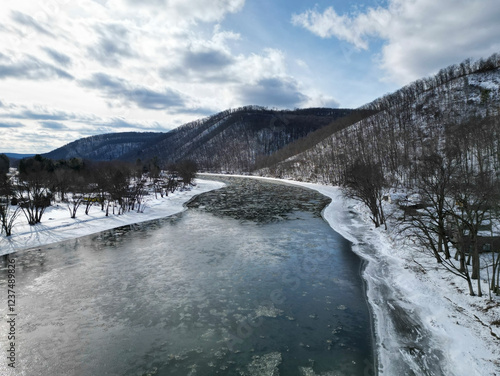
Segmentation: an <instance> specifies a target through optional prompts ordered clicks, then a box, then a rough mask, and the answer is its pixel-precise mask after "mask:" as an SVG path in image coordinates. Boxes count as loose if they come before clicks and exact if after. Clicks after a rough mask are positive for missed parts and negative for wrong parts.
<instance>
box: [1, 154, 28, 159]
mask: <svg viewBox="0 0 500 376" xmlns="http://www.w3.org/2000/svg"><path fill="white" fill-rule="evenodd" d="M0 154H5V155H6V156H7V157H9V159H23V158H29V157H33V156H34V155H35V154H18V153H0Z"/></svg>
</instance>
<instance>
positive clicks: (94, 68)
mask: <svg viewBox="0 0 500 376" xmlns="http://www.w3.org/2000/svg"><path fill="white" fill-rule="evenodd" d="M499 20H500V0H440V1H436V0H365V1H349V0H317V1H311V0H211V1H207V0H16V1H13V0H8V1H4V2H3V3H2V12H1V13H0V152H15V153H44V152H48V151H51V150H53V149H55V148H57V147H60V146H63V145H64V144H66V143H68V142H71V141H74V140H76V139H79V138H81V137H87V136H91V135H96V134H103V133H111V132H126V131H140V132H166V131H168V130H170V129H173V128H175V127H178V126H180V125H182V124H185V123H187V122H189V121H192V120H196V119H200V118H204V117H206V116H209V115H211V114H215V113H217V112H220V111H223V110H226V109H229V108H236V107H240V106H245V105H260V106H266V107H269V108H278V109H294V108H305V107H341V108H355V107H358V106H361V105H363V104H365V103H368V102H370V101H372V100H374V99H376V98H377V97H379V96H382V95H384V94H387V93H389V92H393V91H395V90H397V89H398V88H400V87H401V86H403V85H405V84H408V83H410V82H412V81H414V80H416V79H418V78H422V77H427V76H429V75H432V74H434V73H436V72H438V71H439V69H441V68H444V67H446V66H448V65H450V64H455V63H459V62H461V61H463V60H465V59H467V58H473V59H477V58H481V57H488V56H490V55H491V54H493V53H496V52H500V38H498V36H499V35H500V22H498V21H499Z"/></svg>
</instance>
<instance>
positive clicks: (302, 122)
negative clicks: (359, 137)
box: [123, 106, 352, 172]
mask: <svg viewBox="0 0 500 376" xmlns="http://www.w3.org/2000/svg"><path fill="white" fill-rule="evenodd" d="M351 112H352V110H348V109H329V108H311V109H301V110H295V111H277V110H269V109H267V108H263V107H257V106H247V107H242V108H238V109H230V110H227V111H223V112H220V113H218V114H216V115H214V116H211V117H209V118H207V119H201V120H198V121H195V122H192V123H189V124H186V125H184V126H182V127H179V128H177V129H174V130H172V131H171V132H169V133H167V135H166V136H165V137H164V138H163V139H162V140H161V141H160V142H158V143H156V144H154V145H151V146H149V147H144V148H141V149H138V150H136V151H132V152H130V153H128V154H127V155H125V156H124V157H123V158H124V159H128V160H130V161H133V160H136V159H137V158H140V159H142V160H148V159H151V158H154V157H158V159H159V160H160V161H161V162H163V163H167V164H168V163H170V162H175V161H179V160H184V159H190V160H193V161H195V162H196V163H197V164H198V166H199V168H200V169H201V170H204V171H212V172H219V171H225V172H247V171H249V170H251V169H253V167H254V164H255V161H256V160H257V159H258V158H259V157H262V156H266V155H271V154H272V153H274V152H276V151H278V150H280V149H281V148H283V147H284V146H286V145H287V144H289V143H290V142H293V141H295V140H298V139H300V138H302V137H304V136H306V135H308V134H309V133H311V132H313V131H315V130H318V129H321V128H323V127H325V126H327V125H329V124H330V123H332V121H334V120H335V119H338V118H340V117H343V116H346V115H348V114H350V113H351Z"/></svg>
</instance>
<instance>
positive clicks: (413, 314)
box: [0, 174, 500, 376]
mask: <svg viewBox="0 0 500 376" xmlns="http://www.w3.org/2000/svg"><path fill="white" fill-rule="evenodd" d="M204 177H207V178H209V177H210V174H204ZM260 179H268V178H260ZM270 180H277V179H270ZM287 182H288V183H292V184H297V185H300V186H304V187H307V188H311V189H315V190H317V191H318V192H320V193H322V194H324V195H326V196H328V197H330V198H331V199H332V203H331V204H330V205H329V206H328V207H327V208H326V209H325V210H324V212H323V216H324V218H325V219H326V220H327V221H328V223H329V224H330V226H331V227H332V228H333V229H334V230H335V231H337V232H338V233H340V234H341V235H342V236H344V237H345V238H346V239H348V240H349V241H351V242H352V243H353V250H354V251H355V252H356V253H357V254H358V255H359V256H360V257H362V258H363V259H365V260H366V261H367V262H368V263H367V266H366V268H365V269H364V272H363V278H364V280H365V281H366V284H367V295H368V300H369V303H370V306H371V309H372V312H373V315H374V319H375V322H374V327H375V335H376V342H377V349H378V350H377V351H378V354H377V358H378V361H379V364H378V368H379V374H381V375H387V376H393V375H398V376H399V375H404V374H409V373H406V371H403V370H404V368H402V363H405V364H406V365H407V364H410V365H411V364H412V363H414V366H412V368H413V369H414V370H415V371H417V370H418V369H420V370H421V369H429V371H427V372H426V373H421V372H420V373H419V372H416V373H415V374H419V375H420V374H427V375H455V376H461V375H464V376H465V375H467V376H476V375H477V376H494V375H497V376H498V375H500V327H499V326H495V325H492V323H493V322H495V321H496V322H497V323H498V322H499V321H500V306H499V302H500V300H499V299H498V297H496V298H495V297H494V298H493V299H494V300H493V302H489V299H488V296H487V293H486V294H485V296H484V297H482V298H478V297H470V296H468V294H467V289H466V287H467V286H466V284H465V282H464V281H463V280H461V279H460V278H458V277H453V276H452V275H451V274H449V273H445V272H443V271H438V270H437V269H436V268H437V264H436V263H435V261H434V259H433V258H432V257H431V256H428V255H427V254H424V253H422V252H420V251H419V250H418V249H415V248H414V247H413V246H412V245H411V244H407V243H408V242H407V241H406V239H400V238H398V237H397V235H396V233H395V232H391V228H389V231H384V230H380V229H374V228H373V226H372V224H371V222H370V220H369V217H368V213H367V212H366V210H365V209H364V207H363V206H362V205H361V204H359V203H358V202H356V201H352V200H346V199H345V198H343V197H342V194H341V191H340V189H339V188H338V187H331V186H323V185H318V184H310V183H301V182H293V181H287ZM196 183H197V185H196V187H194V188H193V189H192V190H190V191H184V192H176V193H174V194H171V195H169V196H168V197H167V198H163V199H162V198H158V199H154V198H150V199H149V201H148V202H147V203H146V209H145V210H144V213H135V212H132V213H126V214H123V215H120V216H117V215H111V214H110V216H109V217H105V216H104V214H103V213H102V212H101V211H100V210H99V209H98V208H95V209H94V210H93V211H91V213H90V215H89V216H86V215H85V214H84V213H83V209H81V212H79V214H78V216H77V218H76V219H70V218H69V212H68V209H67V207H66V206H65V205H60V206H59V207H51V208H49V210H47V212H46V213H45V214H44V217H43V218H42V223H41V224H39V225H37V226H29V225H28V224H27V223H25V222H26V219H25V218H24V216H23V215H22V214H21V215H20V216H19V218H18V223H17V224H16V226H15V227H14V229H13V235H12V237H10V238H9V239H8V240H7V239H6V238H5V237H4V236H2V237H0V254H7V253H11V252H14V251H16V250H20V249H24V248H31V247H37V246H40V245H45V244H50V243H54V242H58V241H62V240H66V239H71V238H76V237H79V236H83V235H89V234H92V233H96V232H99V231H103V230H107V229H111V228H115V227H119V226H123V225H127V224H132V223H137V222H142V221H146V220H151V219H156V218H161V217H165V216H168V215H172V214H175V213H178V212H181V211H183V210H184V207H183V204H184V203H185V202H187V201H188V200H189V199H190V198H192V197H193V196H195V195H197V194H200V193H203V192H206V191H209V190H213V189H218V188H221V187H222V186H223V185H224V184H222V183H220V182H215V181H208V180H201V179H198V180H197V181H196ZM384 286H385V287H387V286H388V287H389V289H387V288H382V287H384ZM484 287H486V283H485V284H484ZM401 308H402V309H403V311H404V312H400V313H403V316H404V315H407V316H406V317H405V318H406V321H404V322H405V323H406V324H408V325H407V326H412V324H413V323H414V324H415V327H408V328H407V329H408V332H409V336H408V338H406V339H405V338H403V340H402V339H401V338H398V337H397V336H395V332H396V331H397V330H399V331H401V328H395V326H394V320H391V319H390V318H391V317H392V313H394V312H395V313H397V312H396V311H397V310H401ZM394 316H397V315H395V314H394ZM412 335H413V337H412ZM405 340H406V341H407V342H406V343H405ZM434 363H436V364H439V367H441V368H435V366H434V365H433V364H434ZM403 372H404V373H403Z"/></svg>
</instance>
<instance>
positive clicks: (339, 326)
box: [0, 180, 373, 376]
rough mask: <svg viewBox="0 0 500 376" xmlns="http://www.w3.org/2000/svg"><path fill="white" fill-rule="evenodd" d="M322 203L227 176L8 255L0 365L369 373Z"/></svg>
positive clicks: (361, 324) (366, 321)
mask: <svg viewBox="0 0 500 376" xmlns="http://www.w3.org/2000/svg"><path fill="white" fill-rule="evenodd" d="M325 203H326V201H325V200H324V197H323V196H321V195H319V194H317V193H315V192H313V191H309V190H306V189H302V188H297V187H291V186H286V185H281V184H280V185H278V184H272V183H264V182H257V181H253V182H252V183H248V184H246V183H242V182H241V181H239V180H234V181H230V182H229V185H228V187H227V188H224V189H223V190H220V191H216V192H210V193H207V194H203V195H201V196H200V197H199V198H198V199H197V200H195V201H193V202H192V203H190V205H189V206H190V207H191V208H190V209H189V210H187V211H186V212H184V213H182V214H179V215H176V216H173V217H170V218H166V219H163V220H157V221H151V222H147V223H144V224H141V225H133V226H127V227H123V228H119V229H115V230H111V231H106V232H103V233H100V234H97V235H91V236H87V237H82V238H79V239H76V240H71V241H65V242H61V243H58V244H55V245H51V246H47V247H42V248H40V249H34V250H28V251H22V252H18V253H15V254H12V255H11V258H14V259H15V260H16V265H17V270H16V288H17V291H16V293H17V302H16V309H17V312H18V316H17V318H16V320H17V322H16V325H17V338H16V339H17V341H16V346H17V367H16V372H15V373H11V372H10V370H9V369H8V368H7V364H6V361H5V360H2V361H1V362H0V371H1V372H0V373H1V374H2V375H9V374H15V375H168V376H173V375H182V376H185V375H269V376H271V375H273V376H277V375H285V376H287V375H292V376H293V375H304V376H305V375H307V376H308V375H371V374H372V372H373V340H372V329H371V324H370V314H369V311H368V307H367V303H366V298H365V293H364V289H363V282H362V280H361V277H360V268H361V262H360V260H359V258H358V257H357V256H356V255H354V254H353V253H352V252H351V250H350V245H349V243H348V242H347V241H346V240H345V239H343V238H342V237H341V236H340V235H338V234H337V233H335V232H334V231H333V230H332V229H331V228H330V227H329V226H328V224H327V223H326V222H324V221H323V219H322V218H321V217H320V216H319V211H320V210H321V208H322V207H323V206H324V205H325ZM6 273H7V272H6V267H5V265H2V270H1V272H0V283H1V285H2V286H1V287H2V291H4V290H6V279H7V278H6ZM6 308H7V307H6V305H5V304H3V306H2V307H0V313H1V315H2V317H6ZM2 325H3V326H2V332H3V331H4V329H5V328H6V326H5V324H2ZM0 342H1V348H2V349H4V348H6V346H7V343H6V342H7V338H6V336H5V335H3V334H2V336H1V338H0Z"/></svg>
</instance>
